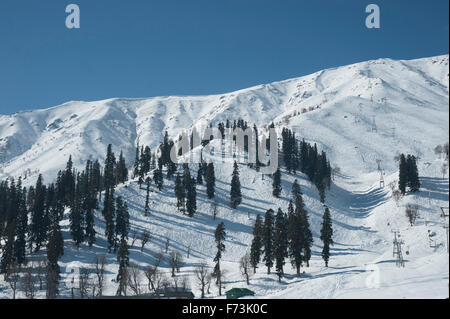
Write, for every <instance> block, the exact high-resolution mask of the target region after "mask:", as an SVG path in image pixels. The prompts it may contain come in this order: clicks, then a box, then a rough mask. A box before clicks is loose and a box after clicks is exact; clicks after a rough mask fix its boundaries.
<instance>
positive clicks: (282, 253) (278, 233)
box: [273, 208, 288, 282]
mask: <svg viewBox="0 0 450 319" xmlns="http://www.w3.org/2000/svg"><path fill="white" fill-rule="evenodd" d="M273 250H274V257H275V268H276V271H277V275H278V281H279V282H281V278H282V277H283V275H284V270H283V267H284V264H285V258H286V257H287V256H288V233H287V220H286V217H285V214H284V213H283V211H282V210H281V208H279V209H278V212H277V215H276V220H275V230H274V249H273Z"/></svg>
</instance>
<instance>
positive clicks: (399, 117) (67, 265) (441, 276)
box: [0, 55, 449, 298]
mask: <svg viewBox="0 0 450 319" xmlns="http://www.w3.org/2000/svg"><path fill="white" fill-rule="evenodd" d="M448 72H449V71H448V55H445V56H440V57H433V58H425V59H419V60H412V61H394V60H390V59H379V60H375V61H368V62H363V63H357V64H353V65H349V66H344V67H340V68H335V69H330V70H324V71H320V72H317V73H314V74H312V75H309V76H305V77H301V78H297V79H291V80H287V81H283V82H277V83H272V84H268V85H261V86H257V87H254V88H249V89H245V90H241V91H237V92H233V93H229V94H223V95H216V96H205V97H160V98H151V99H111V100H106V101H98V102H70V103H67V104H64V105H62V106H58V107H54V108H51V109H47V110H39V111H32V112H21V113H17V114H15V115H12V116H1V117H0V179H2V178H6V177H7V176H10V175H14V176H19V175H22V176H24V174H25V173H24V172H25V171H26V170H27V169H28V168H29V169H30V170H31V175H29V174H28V178H27V181H28V182H29V183H34V182H35V180H36V178H35V177H36V174H37V173H38V171H35V170H36V169H39V172H40V173H43V174H44V175H45V176H46V181H47V182H49V181H50V180H51V179H52V178H53V177H54V176H55V172H56V171H57V170H59V169H61V168H63V167H64V165H65V162H66V161H67V158H68V156H69V154H72V156H73V157H74V159H75V160H76V162H75V164H76V165H78V166H79V167H80V168H82V166H83V165H84V161H85V160H86V159H88V158H93V159H95V158H99V159H101V160H102V158H103V156H104V153H105V150H106V145H107V144H109V143H112V144H113V146H114V150H115V151H116V152H118V151H119V150H120V149H123V150H124V153H125V156H126V157H127V159H129V160H131V159H133V158H134V144H135V143H136V142H137V141H139V142H140V143H141V144H147V145H150V146H153V147H154V146H156V145H157V144H158V143H159V141H160V140H161V139H162V134H163V132H164V130H168V131H169V133H170V134H171V135H172V136H175V135H176V134H178V133H180V132H181V131H183V130H185V129H188V128H189V127H191V126H192V125H200V124H204V123H205V122H207V121H214V122H216V121H219V120H226V119H231V120H233V119H238V118H242V119H244V120H247V121H248V122H249V124H253V123H256V124H257V125H258V126H259V127H261V128H263V127H266V126H267V125H268V124H269V123H270V122H271V121H274V122H275V123H276V124H277V127H278V128H281V127H282V126H287V127H291V128H292V129H295V130H296V131H297V132H298V133H297V136H299V137H305V139H306V140H308V141H312V142H317V144H318V147H319V150H321V149H324V150H325V151H326V152H327V155H328V156H329V157H330V160H331V163H332V166H338V167H340V169H341V173H340V174H338V175H337V176H336V178H335V180H334V182H333V185H332V187H331V189H330V191H328V192H327V197H326V204H327V206H328V207H329V208H330V210H331V214H332V218H333V225H334V226H333V227H334V234H335V236H334V241H335V243H336V244H335V245H334V246H333V247H332V250H331V253H332V257H331V260H330V267H329V268H325V267H324V265H323V261H322V259H321V256H320V253H321V249H322V246H321V241H320V239H319V232H320V227H321V225H320V223H321V221H322V213H323V205H322V204H321V203H320V201H319V196H318V193H317V190H316V189H315V187H314V186H313V185H311V183H310V182H309V181H308V179H307V178H306V177H305V176H303V175H302V174H298V175H295V176H294V175H289V174H287V173H286V172H283V174H282V186H283V193H282V196H281V198H280V199H275V198H274V197H273V196H272V186H271V179H270V178H268V177H267V176H266V177H265V179H264V180H263V179H262V177H261V175H259V174H257V173H256V172H255V171H253V170H251V169H249V168H247V167H246V166H245V165H240V173H241V183H242V186H243V195H244V196H243V203H242V205H240V206H239V208H238V209H237V210H231V209H230V208H229V206H228V200H229V188H230V180H231V172H232V167H231V164H230V163H227V162H226V163H221V159H217V161H218V163H217V164H216V165H215V167H216V178H217V182H216V186H217V196H216V201H217V203H218V207H219V214H218V218H217V219H216V220H214V219H213V218H212V212H211V201H209V200H208V199H207V197H206V195H205V188H204V186H199V188H198V213H197V215H196V216H195V217H194V218H193V219H191V218H189V217H186V216H183V215H181V214H179V213H177V211H176V200H175V198H174V194H173V185H172V183H171V182H169V183H168V182H167V181H166V180H165V185H164V189H163V191H162V192H158V191H157V190H155V189H154V187H152V191H153V192H152V193H151V205H150V208H151V214H150V216H149V217H144V216H143V211H144V204H145V191H144V190H140V189H139V186H138V185H137V182H136V181H135V180H132V181H130V182H128V183H127V184H126V185H122V186H119V187H118V189H117V194H120V195H122V196H123V197H124V198H126V200H127V201H128V206H129V207H130V213H131V229H132V232H133V231H134V230H137V231H142V230H143V229H148V230H149V231H150V232H151V235H152V239H151V240H150V243H149V244H148V245H147V246H146V248H145V249H144V252H143V253H141V252H140V249H139V240H137V242H136V247H134V248H132V249H131V255H130V257H131V260H132V261H133V262H137V263H139V264H140V265H141V266H145V265H148V264H152V263H153V261H154V258H155V255H156V254H157V253H158V252H159V251H160V250H161V249H163V247H164V242H165V240H166V237H169V238H170V239H171V245H170V248H169V251H170V250H177V251H180V252H181V253H182V254H183V256H184V257H185V258H186V257H187V250H188V247H191V254H190V258H189V259H186V267H183V268H182V275H186V276H192V270H193V267H195V265H196V264H198V263H199V262H200V261H204V260H206V261H208V263H209V265H210V266H212V265H213V262H212V259H213V258H214V255H215V244H214V230H215V227H216V226H217V224H218V223H219V222H221V221H224V223H225V227H226V230H227V240H226V252H225V254H224V267H225V269H226V270H227V273H226V275H225V286H226V289H227V288H231V287H246V285H245V282H243V280H242V277H241V276H240V274H239V269H238V263H239V259H240V258H241V257H242V256H243V255H244V254H245V252H246V251H248V249H249V244H250V242H251V239H252V235H251V232H252V226H253V223H254V219H255V216H256V215H257V214H264V213H265V211H266V210H267V209H269V208H272V209H275V210H276V209H277V208H278V207H281V208H282V209H283V210H284V211H286V210H287V205H288V201H289V199H290V189H291V185H292V183H293V181H294V179H298V180H299V182H300V185H301V188H302V191H303V193H304V200H305V206H306V208H307V210H308V212H309V215H310V223H311V228H312V231H313V235H314V246H313V257H312V261H311V266H310V267H309V268H303V271H305V273H303V274H302V276H301V278H299V279H298V278H296V277H295V271H294V270H293V269H291V267H290V265H289V263H287V264H286V267H285V271H286V278H284V279H283V282H282V283H278V282H277V277H276V276H275V275H274V274H272V275H270V276H268V275H266V269H265V267H264V266H263V265H262V264H261V266H260V268H259V269H258V273H257V274H256V275H255V276H254V277H253V278H252V279H251V283H252V284H251V286H250V289H252V290H254V291H255V292H256V294H257V296H256V297H257V298H448V283H449V277H448V270H449V258H448V253H447V250H446V247H445V243H446V234H445V231H444V229H443V228H442V226H443V225H445V224H448V219H447V220H444V219H442V218H441V217H440V216H439V214H440V210H439V207H440V206H448V200H449V185H448V179H446V178H444V179H443V178H442V174H441V172H440V168H441V165H442V163H443V159H440V158H437V156H436V155H435V154H434V152H433V148H434V147H435V146H436V145H438V144H443V143H445V142H447V141H448V134H449V125H448V115H449V101H448V92H449V91H448V84H449V82H448ZM303 109H305V110H306V111H302V110H303ZM75 115H76V116H75ZM202 121H204V122H202ZM402 152H403V153H411V154H414V155H417V156H419V157H420V160H419V163H418V165H419V173H420V176H421V182H422V190H421V192H419V193H418V194H416V195H408V196H406V197H404V198H403V199H402V200H401V201H400V202H399V203H398V204H397V203H396V202H395V201H394V200H393V199H392V197H391V195H392V194H391V190H390V188H389V186H388V184H389V183H391V182H395V180H396V179H397V175H398V172H397V169H398V163H397V162H396V161H395V160H394V157H395V156H396V155H398V154H399V153H402ZM377 160H379V163H380V165H381V168H382V169H383V170H384V171H385V175H384V179H385V183H386V187H384V188H380V185H379V180H380V173H379V172H378V170H377V166H378V164H377ZM191 168H192V172H193V173H194V174H195V171H196V165H192V167H191ZM447 176H448V175H447ZM408 203H417V204H418V205H419V208H420V218H419V220H418V222H417V224H416V225H415V226H413V227H411V226H409V224H408V222H407V218H406V216H405V212H404V210H405V206H406V205H407V204H408ZM66 214H67V212H66ZM96 218H97V220H96V230H97V233H98V239H97V242H96V245H95V247H93V248H88V247H84V246H83V247H81V248H80V250H77V249H76V248H75V247H74V246H73V244H72V242H71V240H70V234H69V230H68V218H66V219H65V221H64V225H63V231H64V236H65V238H66V243H65V255H64V256H63V257H62V259H61V263H60V265H61V266H62V267H61V269H62V272H63V277H64V278H69V274H70V269H73V268H76V267H86V268H90V267H92V265H90V263H91V262H92V259H93V258H94V256H95V255H96V254H106V250H105V246H106V241H105V238H104V221H103V220H102V217H101V214H100V213H99V212H98V213H97V215H96ZM392 230H399V231H400V233H401V235H402V239H403V240H404V241H405V246H404V250H405V252H406V251H408V255H405V259H406V265H405V268H397V267H396V266H395V261H394V258H393V257H392V238H393V234H392ZM428 231H431V232H433V233H435V236H434V240H435V241H436V243H437V246H436V248H431V247H430V243H429V238H428ZM42 253H45V252H42ZM106 256H107V258H108V268H107V270H108V273H107V276H108V280H107V282H108V287H107V292H108V293H110V294H114V293H115V291H116V289H117V285H116V283H114V282H111V280H112V279H113V278H115V276H116V274H117V269H118V265H117V260H116V256H115V255H114V254H106ZM163 267H164V269H165V271H167V272H169V268H168V264H167V262H165V263H164V264H163ZM374 278H379V284H378V285H377V284H374V282H375V283H376V280H374ZM190 281H191V285H192V286H193V288H194V293H195V294H196V295H197V296H198V295H199V290H198V287H197V286H196V285H195V281H194V279H193V277H191V280H190ZM143 282H144V283H145V284H146V280H145V279H143ZM2 287H6V284H5V283H4V282H2V281H1V280H0V298H2V297H7V296H8V292H7V291H3V292H2V289H1V288H2ZM64 292H65V293H68V291H67V290H65V291H64ZM211 292H212V294H211V295H209V296H208V297H211V298H217V297H218V290H217V288H216V287H215V286H212V288H211Z"/></svg>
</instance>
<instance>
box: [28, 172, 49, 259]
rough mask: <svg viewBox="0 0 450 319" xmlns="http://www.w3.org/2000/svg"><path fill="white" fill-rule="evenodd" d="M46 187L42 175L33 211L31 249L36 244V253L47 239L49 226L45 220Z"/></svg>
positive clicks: (37, 187) (38, 183)
mask: <svg viewBox="0 0 450 319" xmlns="http://www.w3.org/2000/svg"><path fill="white" fill-rule="evenodd" d="M45 196H46V187H45V186H44V185H43V179H42V175H39V177H38V180H37V182H36V187H35V194H34V201H33V207H32V209H31V225H30V248H31V247H32V244H35V246H36V247H35V251H39V250H40V248H41V246H42V245H43V243H44V241H45V240H46V239H47V226H48V225H46V218H45Z"/></svg>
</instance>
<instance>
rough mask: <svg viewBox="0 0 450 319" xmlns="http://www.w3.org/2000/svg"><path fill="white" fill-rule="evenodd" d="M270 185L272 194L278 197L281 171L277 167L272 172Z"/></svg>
mask: <svg viewBox="0 0 450 319" xmlns="http://www.w3.org/2000/svg"><path fill="white" fill-rule="evenodd" d="M272 187H273V191H272V194H273V196H275V197H276V198H279V197H280V194H281V172H280V169H279V168H278V169H277V170H276V171H275V173H274V174H273V182H272Z"/></svg>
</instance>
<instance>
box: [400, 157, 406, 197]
mask: <svg viewBox="0 0 450 319" xmlns="http://www.w3.org/2000/svg"><path fill="white" fill-rule="evenodd" d="M407 183H408V167H407V164H406V158H405V155H404V154H400V164H399V176H398V189H399V190H400V192H401V193H402V194H403V195H405V193H406V185H407Z"/></svg>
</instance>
